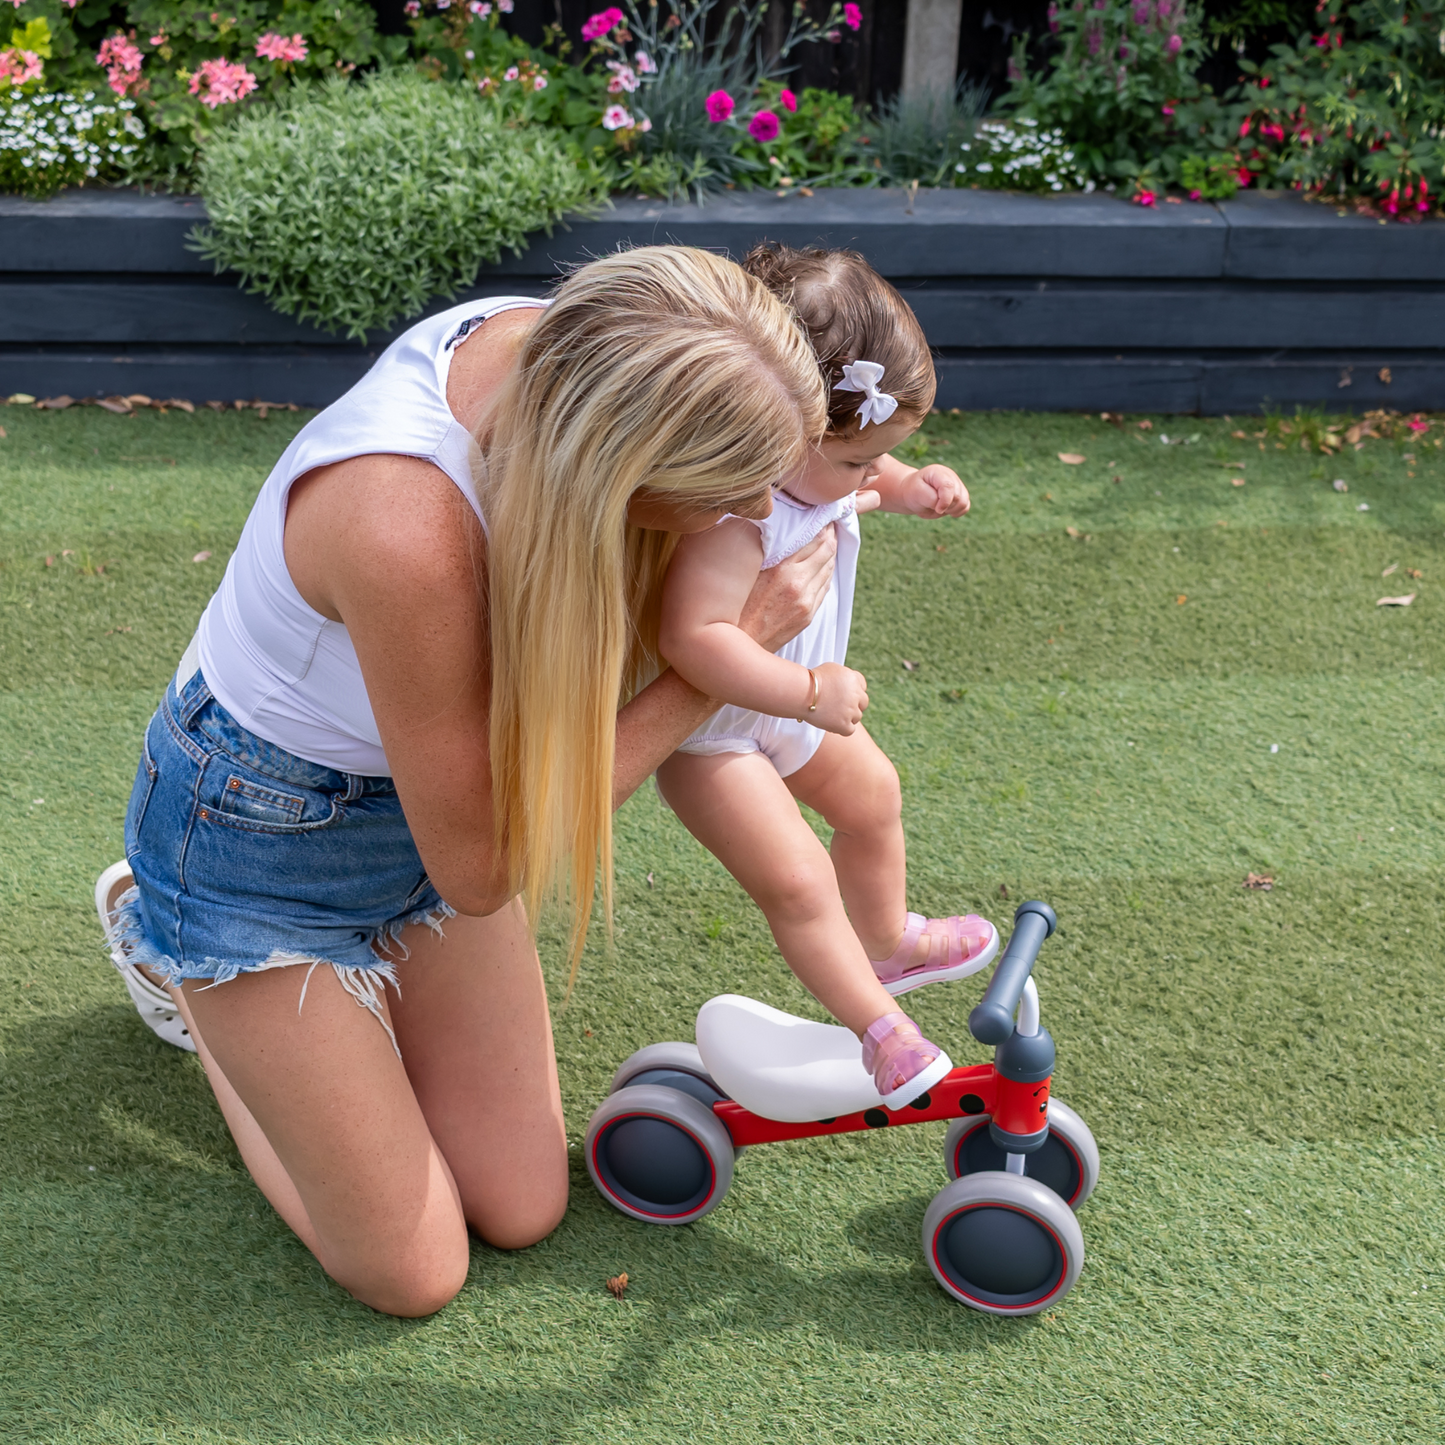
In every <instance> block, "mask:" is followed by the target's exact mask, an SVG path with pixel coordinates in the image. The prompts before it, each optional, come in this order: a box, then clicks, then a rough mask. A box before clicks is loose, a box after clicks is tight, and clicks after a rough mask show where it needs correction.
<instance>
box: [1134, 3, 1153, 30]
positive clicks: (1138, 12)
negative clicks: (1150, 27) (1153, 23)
mask: <svg viewBox="0 0 1445 1445" xmlns="http://www.w3.org/2000/svg"><path fill="white" fill-rule="evenodd" d="M1148 23H1149V0H1134V24H1135V25H1147V24H1148Z"/></svg>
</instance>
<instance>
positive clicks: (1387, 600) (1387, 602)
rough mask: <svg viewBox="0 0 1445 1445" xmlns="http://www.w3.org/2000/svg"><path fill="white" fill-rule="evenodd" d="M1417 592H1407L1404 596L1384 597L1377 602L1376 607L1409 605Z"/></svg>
mask: <svg viewBox="0 0 1445 1445" xmlns="http://www.w3.org/2000/svg"><path fill="white" fill-rule="evenodd" d="M1415 596H1416V594H1415V593H1413V592H1407V593H1406V594H1405V596H1403V597H1382V598H1380V600H1379V601H1378V602H1377V603H1375V606H1376V607H1408V606H1409V605H1410V604H1411V603H1412V602H1413V601H1414V600H1415Z"/></svg>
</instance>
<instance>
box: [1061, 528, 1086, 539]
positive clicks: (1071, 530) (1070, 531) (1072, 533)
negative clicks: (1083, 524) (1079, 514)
mask: <svg viewBox="0 0 1445 1445" xmlns="http://www.w3.org/2000/svg"><path fill="white" fill-rule="evenodd" d="M1064 531H1066V532H1067V533H1068V534H1069V536H1071V537H1073V538H1074V539H1075V540H1076V541H1077V540H1078V538H1080V537H1082V536H1083V535H1084V534H1083V533H1082V532H1081V531H1079V529H1078V528H1077V527H1065V528H1064Z"/></svg>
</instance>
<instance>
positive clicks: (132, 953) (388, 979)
mask: <svg viewBox="0 0 1445 1445" xmlns="http://www.w3.org/2000/svg"><path fill="white" fill-rule="evenodd" d="M456 916H457V913H456V909H455V908H452V907H451V906H450V905H449V904H447V903H445V902H441V901H439V902H438V906H437V907H436V908H419V909H417V910H416V911H415V912H414V913H409V914H407V915H406V916H405V917H404V918H399V919H394V920H393V921H392V922H390V923H388V924H385V925H383V926H382V927H381V928H379V929H377V930H376V932H375V933H374V934H373V935H372V936H371V939H370V940H369V942H370V944H371V947H372V949H373V951H374V952H375V954H376V962H375V963H369V964H360V963H336V962H334V961H333V960H331V959H329V958H318V957H317V956H316V955H315V954H310V953H292V952H289V951H287V950H284V949H275V950H273V951H272V952H271V953H270V954H269V955H268V956H267V957H266V958H263V959H259V960H256V961H254V962H237V961H236V960H235V959H227V958H207V959H204V960H202V961H201V962H200V963H191V962H186V961H184V960H181V959H175V958H171V957H170V956H169V955H167V954H163V953H161V952H160V951H159V950H158V949H156V948H155V947H154V946H153V945H152V944H151V943H149V942H148V941H147V939H146V937H145V929H144V925H143V924H142V921H141V916H140V889H139V888H136V887H135V886H132V887H130V888H127V889H126V890H125V892H124V893H122V894H121V895H120V897H119V898H118V899H116V902H115V912H114V915H113V917H114V922H113V923H112V925H111V927H110V928H109V929H108V930H107V933H106V940H105V941H106V945H107V946H108V947H109V949H110V952H111V957H112V959H113V960H115V962H116V965H117V967H120V966H121V960H122V959H124V961H125V964H127V965H130V966H132V967H133V966H135V965H137V964H141V965H144V966H145V967H146V968H148V969H151V970H152V971H154V972H155V973H157V974H159V975H160V976H161V982H162V984H163V986H164V987H166V988H170V987H173V986H176V985H178V984H180V983H181V982H182V981H183V980H185V979H204V980H206V986H207V987H208V988H215V987H216V986H217V985H219V984H223V983H230V981H231V980H232V979H233V978H237V977H239V976H240V975H241V974H243V973H264V972H265V971H266V970H267V969H272V968H292V967H295V966H296V965H298V964H304V965H306V978H305V980H304V981H303V983H302V985H301V997H300V998H299V999H297V1001H296V1012H297V1013H298V1014H299V1013H300V1012H301V1007H302V1005H303V1004H304V1003H305V1002H306V990H307V989H308V988H310V986H311V975H312V974H313V973H315V972H316V970H317V969H318V968H319V967H320V966H321V965H322V964H329V965H330V967H331V968H332V970H333V971H334V972H335V974H336V980H337V982H338V983H339V984H340V985H341V987H342V988H343V989H344V990H345V991H346V992H347V993H348V994H350V995H351V997H352V998H354V999H355V1000H356V1002H357V1005H358V1006H359V1007H361V1008H364V1009H365V1010H366V1011H367V1012H368V1013H369V1014H371V1016H372V1017H373V1018H374V1019H376V1021H377V1022H378V1023H379V1024H380V1025H381V1026H382V1028H384V1029H385V1030H386V1036H387V1038H389V1039H390V1040H391V1046H392V1048H393V1049H394V1050H395V1051H396V1056H397V1058H400V1057H401V1049H400V1048H398V1047H397V1042H396V1034H395V1033H394V1032H393V1031H392V1027H391V1025H390V1023H388V1022H387V1018H386V1012H385V1010H384V1009H383V1008H382V999H383V997H384V995H385V992H386V986H387V985H388V984H390V985H391V987H392V988H394V989H395V990H396V993H397V997H398V998H399V997H400V996H401V984H400V983H399V982H398V980H397V977H396V965H397V963H398V962H405V961H406V960H407V959H408V958H410V957H411V950H410V949H408V948H407V946H406V945H405V944H404V943H403V942H402V941H401V935H402V931H403V930H404V929H407V928H410V927H411V926H412V925H413V924H425V925H426V927H428V928H430V929H431V931H432V932H433V933H435V934H436V935H437V937H438V938H440V937H442V936H443V932H442V925H443V924H444V923H445V922H446V921H447V920H448V919H451V918H455V917H456ZM387 954H391V955H393V957H391V958H388V957H386V956H385V955H387Z"/></svg>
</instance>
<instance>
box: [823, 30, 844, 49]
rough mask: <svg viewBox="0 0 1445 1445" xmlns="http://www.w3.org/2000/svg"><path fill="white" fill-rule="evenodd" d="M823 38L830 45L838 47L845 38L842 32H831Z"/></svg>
mask: <svg viewBox="0 0 1445 1445" xmlns="http://www.w3.org/2000/svg"><path fill="white" fill-rule="evenodd" d="M823 38H824V39H825V40H826V41H827V42H828V44H829V45H836V44H837V43H838V42H839V41H840V40H841V39H842V38H843V32H842V31H841V30H830V31H829V32H828V33H827V34H826V35H825V36H824V37H823Z"/></svg>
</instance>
